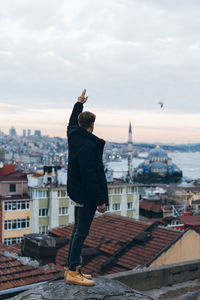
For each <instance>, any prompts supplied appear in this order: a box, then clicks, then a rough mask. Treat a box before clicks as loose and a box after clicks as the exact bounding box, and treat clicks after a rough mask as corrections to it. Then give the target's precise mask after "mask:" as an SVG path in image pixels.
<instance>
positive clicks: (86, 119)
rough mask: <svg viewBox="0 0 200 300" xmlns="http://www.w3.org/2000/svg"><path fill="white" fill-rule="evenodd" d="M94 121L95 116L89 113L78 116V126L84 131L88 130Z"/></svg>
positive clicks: (85, 112)
mask: <svg viewBox="0 0 200 300" xmlns="http://www.w3.org/2000/svg"><path fill="white" fill-rule="evenodd" d="M95 119H96V116H95V114H93V113H92V112H90V111H84V112H82V113H80V114H79V116H78V125H79V126H80V127H82V128H84V129H88V128H89V127H90V125H91V124H92V123H94V121H95Z"/></svg>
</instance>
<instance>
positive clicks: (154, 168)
mask: <svg viewBox="0 0 200 300" xmlns="http://www.w3.org/2000/svg"><path fill="white" fill-rule="evenodd" d="M150 168H151V172H157V173H164V172H167V165H166V164H164V163H162V162H154V163H152V164H151V167H150Z"/></svg>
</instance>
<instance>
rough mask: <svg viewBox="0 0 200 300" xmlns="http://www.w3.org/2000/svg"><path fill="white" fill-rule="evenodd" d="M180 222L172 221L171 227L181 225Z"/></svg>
mask: <svg viewBox="0 0 200 300" xmlns="http://www.w3.org/2000/svg"><path fill="white" fill-rule="evenodd" d="M179 224H180V221H179V220H172V221H171V225H179Z"/></svg>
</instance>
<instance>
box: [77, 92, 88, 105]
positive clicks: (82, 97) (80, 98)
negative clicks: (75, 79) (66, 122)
mask: <svg viewBox="0 0 200 300" xmlns="http://www.w3.org/2000/svg"><path fill="white" fill-rule="evenodd" d="M85 94H86V89H84V90H83V92H82V94H81V96H79V97H78V102H81V103H82V104H84V103H85V102H86V101H87V99H88V96H87V97H85Z"/></svg>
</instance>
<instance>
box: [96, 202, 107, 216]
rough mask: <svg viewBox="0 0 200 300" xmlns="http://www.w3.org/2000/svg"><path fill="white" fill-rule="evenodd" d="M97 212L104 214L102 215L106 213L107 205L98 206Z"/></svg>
mask: <svg viewBox="0 0 200 300" xmlns="http://www.w3.org/2000/svg"><path fill="white" fill-rule="evenodd" d="M97 211H98V212H100V213H102V214H103V213H105V211H106V205H105V203H104V204H102V205H99V206H97Z"/></svg>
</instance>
